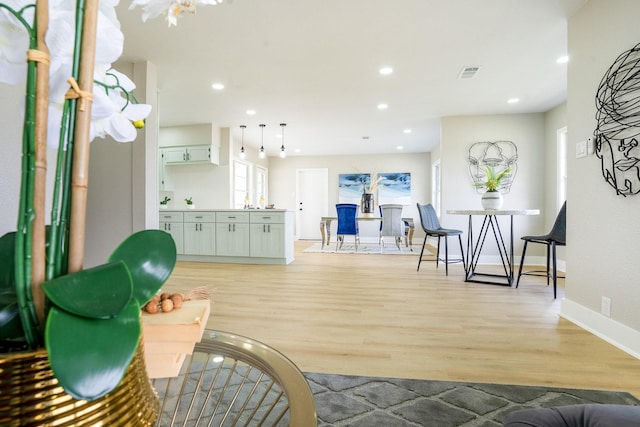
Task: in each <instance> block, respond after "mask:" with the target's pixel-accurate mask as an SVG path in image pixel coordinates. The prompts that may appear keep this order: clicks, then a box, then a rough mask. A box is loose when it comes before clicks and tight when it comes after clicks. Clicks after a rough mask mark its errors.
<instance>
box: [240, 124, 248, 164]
mask: <svg viewBox="0 0 640 427" xmlns="http://www.w3.org/2000/svg"><path fill="white" fill-rule="evenodd" d="M246 127H247V126H246V125H240V129H241V130H242V147H240V158H241V159H244V158H245V157H247V155H246V153H245V152H244V130H245V128H246Z"/></svg>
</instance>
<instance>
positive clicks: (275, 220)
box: [249, 211, 286, 258]
mask: <svg viewBox="0 0 640 427" xmlns="http://www.w3.org/2000/svg"><path fill="white" fill-rule="evenodd" d="M249 218H250V221H251V233H250V234H251V256H252V257H264V258H284V257H285V253H286V251H285V249H286V248H285V212H268V211H264V212H251V213H250V214H249Z"/></svg>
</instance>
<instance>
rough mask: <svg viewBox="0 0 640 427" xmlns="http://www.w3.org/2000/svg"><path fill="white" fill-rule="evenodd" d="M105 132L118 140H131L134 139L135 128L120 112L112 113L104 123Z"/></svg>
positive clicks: (136, 133) (135, 134)
mask: <svg viewBox="0 0 640 427" xmlns="http://www.w3.org/2000/svg"><path fill="white" fill-rule="evenodd" d="M105 130H106V132H107V133H108V134H109V135H111V137H112V138H113V139H115V140H116V141H118V142H131V141H133V140H134V139H136V136H137V135H138V132H136V128H135V127H134V126H133V124H131V122H130V121H129V120H127V119H126V118H125V117H124V116H123V115H122V114H114V115H113V116H112V117H111V118H110V120H108V121H107V122H106V123H105Z"/></svg>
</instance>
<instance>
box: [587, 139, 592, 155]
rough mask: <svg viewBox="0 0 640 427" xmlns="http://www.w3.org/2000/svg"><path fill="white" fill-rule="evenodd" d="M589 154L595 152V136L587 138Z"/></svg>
mask: <svg viewBox="0 0 640 427" xmlns="http://www.w3.org/2000/svg"><path fill="white" fill-rule="evenodd" d="M587 154H593V138H587Z"/></svg>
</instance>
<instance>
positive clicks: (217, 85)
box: [211, 83, 224, 90]
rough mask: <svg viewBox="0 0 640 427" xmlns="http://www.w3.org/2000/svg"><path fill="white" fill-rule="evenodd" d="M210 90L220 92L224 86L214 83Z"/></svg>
mask: <svg viewBox="0 0 640 427" xmlns="http://www.w3.org/2000/svg"><path fill="white" fill-rule="evenodd" d="M211 88H213V89H215V90H222V89H224V85H223V84H222V83H214V84H212V85H211Z"/></svg>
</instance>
